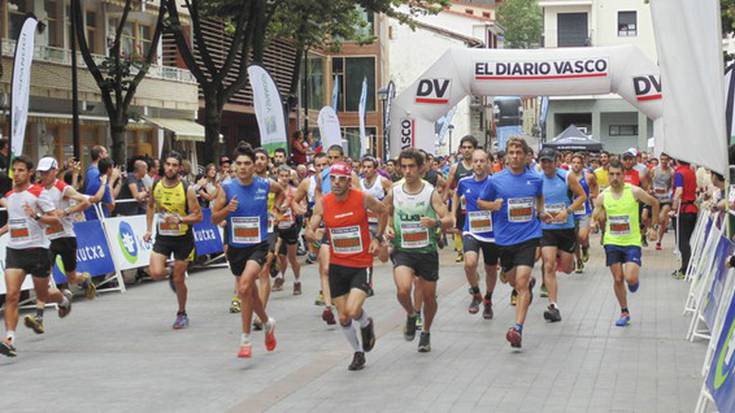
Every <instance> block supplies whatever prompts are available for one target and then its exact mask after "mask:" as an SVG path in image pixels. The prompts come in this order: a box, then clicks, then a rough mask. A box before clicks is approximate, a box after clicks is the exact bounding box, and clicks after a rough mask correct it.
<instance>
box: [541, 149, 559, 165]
mask: <svg viewBox="0 0 735 413" xmlns="http://www.w3.org/2000/svg"><path fill="white" fill-rule="evenodd" d="M538 160H539V161H544V160H545V161H552V162H553V161H556V149H554V148H550V147H548V146H547V147H545V148H543V149H541V152H539V154H538Z"/></svg>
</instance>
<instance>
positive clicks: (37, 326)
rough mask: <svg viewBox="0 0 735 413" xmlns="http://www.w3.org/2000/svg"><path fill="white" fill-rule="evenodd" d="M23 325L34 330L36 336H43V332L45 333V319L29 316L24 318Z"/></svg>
mask: <svg viewBox="0 0 735 413" xmlns="http://www.w3.org/2000/svg"><path fill="white" fill-rule="evenodd" d="M23 324H25V326H26V327H28V328H30V329H31V330H33V332H34V333H36V334H43V332H44V331H45V330H44V329H43V318H38V317H36V316H33V315H30V314H28V315H26V316H25V317H23Z"/></svg>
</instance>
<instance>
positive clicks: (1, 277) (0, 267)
mask: <svg viewBox="0 0 735 413" xmlns="http://www.w3.org/2000/svg"><path fill="white" fill-rule="evenodd" d="M8 237H9V236H8V234H7V233H6V234H3V235H2V236H0V294H5V292H6V291H7V287H5V248H7V246H8ZM20 289H21V291H26V290H32V289H33V277H26V279H25V280H23V284H22V285H21V287H20Z"/></svg>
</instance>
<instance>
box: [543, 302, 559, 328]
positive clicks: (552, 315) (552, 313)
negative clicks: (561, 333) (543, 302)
mask: <svg viewBox="0 0 735 413" xmlns="http://www.w3.org/2000/svg"><path fill="white" fill-rule="evenodd" d="M544 320H546V321H549V322H552V323H556V322H557V321H561V312H560V311H559V309H558V308H556V307H555V306H553V305H551V304H549V307H548V308H547V309H546V311H544Z"/></svg>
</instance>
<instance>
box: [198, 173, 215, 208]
mask: <svg viewBox="0 0 735 413" xmlns="http://www.w3.org/2000/svg"><path fill="white" fill-rule="evenodd" d="M194 190H195V191H196V193H197V195H198V196H199V204H200V205H201V206H202V207H205V208H208V207H209V206H210V204H211V202H212V201H214V200H215V199H216V198H217V191H218V187H217V167H216V166H215V165H214V164H213V163H210V164H209V165H207V169H206V171H205V172H204V176H202V178H201V179H199V180H198V181H197V184H196V185H195V186H194Z"/></svg>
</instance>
